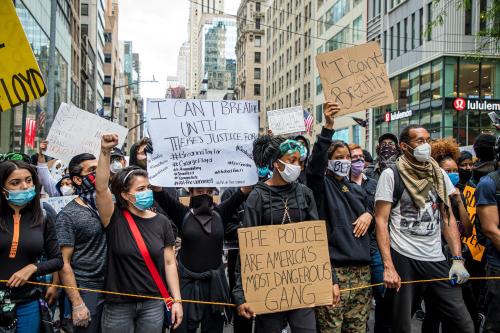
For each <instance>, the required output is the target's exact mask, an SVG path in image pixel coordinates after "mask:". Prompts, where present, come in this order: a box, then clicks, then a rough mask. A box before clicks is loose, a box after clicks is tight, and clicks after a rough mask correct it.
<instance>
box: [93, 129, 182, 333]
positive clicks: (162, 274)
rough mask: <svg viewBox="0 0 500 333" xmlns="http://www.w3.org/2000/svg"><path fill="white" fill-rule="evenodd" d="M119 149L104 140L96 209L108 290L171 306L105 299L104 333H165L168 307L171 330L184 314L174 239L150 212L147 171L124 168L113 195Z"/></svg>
mask: <svg viewBox="0 0 500 333" xmlns="http://www.w3.org/2000/svg"><path fill="white" fill-rule="evenodd" d="M117 144H118V135H116V134H105V135H103V136H102V139H101V154H100V156H99V162H98V165H97V170H96V203H97V207H98V210H99V216H100V218H101V221H102V224H103V226H104V229H105V232H106V240H107V244H108V257H107V272H106V279H105V280H106V282H105V289H106V290H109V291H114V292H126V293H130V294H136V295H146V296H159V293H158V290H160V293H161V297H163V298H166V299H168V300H165V301H163V300H156V299H152V300H143V299H130V298H126V297H124V296H117V295H106V302H105V305H104V311H103V314H102V331H103V332H108V333H112V332H151V333H153V332H158V333H159V332H162V330H163V325H164V320H166V317H164V314H165V312H164V311H165V306H168V307H169V308H170V311H171V312H170V313H171V323H168V322H167V324H168V325H170V324H171V325H172V326H173V328H174V329H175V328H177V327H178V326H179V325H180V323H181V321H182V317H183V314H182V306H181V304H180V299H181V294H180V288H179V278H178V274H177V265H176V262H175V255H174V244H175V238H174V233H173V231H172V227H171V226H170V221H168V219H167V217H165V216H164V215H161V214H156V213H154V212H152V211H151V210H149V209H148V208H151V206H152V205H153V202H154V200H153V192H152V191H151V189H150V184H149V180H148V174H147V172H146V171H144V170H142V169H140V168H137V167H127V168H124V169H122V170H120V171H118V172H117V173H116V174H115V176H114V177H113V181H112V182H111V190H110V189H109V187H108V181H109V173H110V168H109V165H110V155H111V150H112V149H113V148H114V147H116V145H117ZM112 194H113V195H114V196H115V199H116V204H114V203H113V197H112ZM165 282H166V283H165ZM165 285H168V289H169V290H170V292H171V293H172V296H171V298H170V295H169V293H168V291H167V288H166V286H165Z"/></svg>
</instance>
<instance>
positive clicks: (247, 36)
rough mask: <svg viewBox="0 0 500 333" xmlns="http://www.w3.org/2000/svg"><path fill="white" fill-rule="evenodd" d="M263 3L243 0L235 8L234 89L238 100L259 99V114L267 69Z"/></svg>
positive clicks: (262, 127) (263, 118)
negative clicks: (236, 11)
mask: <svg viewBox="0 0 500 333" xmlns="http://www.w3.org/2000/svg"><path fill="white" fill-rule="evenodd" d="M262 3H263V1H260V0H259V1H253V0H242V1H241V3H240V6H239V8H238V15H237V16H238V19H237V22H236V25H237V36H238V38H237V42H236V66H237V70H236V88H235V95H236V98H237V99H247V100H258V101H259V106H260V111H261V112H262V111H263V110H264V87H265V75H264V74H263V73H264V69H265V68H266V63H265V60H266V59H265V57H264V54H265V52H264V50H265V45H264V44H265V39H264V38H265V36H264V26H263V25H262V23H264V19H265V15H264V11H263V8H264V7H263V6H262ZM265 128H266V116H265V113H264V112H262V113H261V116H260V125H259V130H260V132H264V130H265Z"/></svg>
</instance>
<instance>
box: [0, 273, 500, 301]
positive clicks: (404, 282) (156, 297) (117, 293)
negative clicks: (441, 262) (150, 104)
mask: <svg viewBox="0 0 500 333" xmlns="http://www.w3.org/2000/svg"><path fill="white" fill-rule="evenodd" d="M469 280H500V276H484V277H470V278H469ZM437 281H449V278H437V279H427V280H412V281H401V284H402V285H404V284H416V283H429V282H437ZM7 282H8V280H0V283H7ZM26 283H28V284H33V285H37V286H44V287H57V288H64V289H73V290H79V291H87V292H93V293H101V294H107V295H116V296H125V297H135V298H143V299H157V300H172V301H174V302H182V303H196V304H206V305H221V306H230V307H236V304H231V303H223V302H208V301H199V300H187V299H183V300H178V299H174V298H171V299H163V297H161V296H147V295H136V294H127V293H121V292H117V291H107V290H98V289H90V288H80V287H69V286H63V285H59V284H51V283H44V282H35V281H26ZM383 285H384V283H383V282H381V283H373V284H368V285H364V286H359V287H352V288H345V289H341V290H340V292H341V293H345V292H348V291H353V290H359V289H366V288H372V287H378V286H383Z"/></svg>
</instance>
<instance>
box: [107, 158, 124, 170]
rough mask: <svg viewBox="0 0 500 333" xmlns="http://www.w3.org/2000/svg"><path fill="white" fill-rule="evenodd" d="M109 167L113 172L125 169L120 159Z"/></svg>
mask: <svg viewBox="0 0 500 333" xmlns="http://www.w3.org/2000/svg"><path fill="white" fill-rule="evenodd" d="M109 169H110V170H111V172H112V173H117V172H118V171H120V170H121V169H123V165H122V164H121V163H120V161H118V160H116V161H114V162H113V163H111V164H110V166H109Z"/></svg>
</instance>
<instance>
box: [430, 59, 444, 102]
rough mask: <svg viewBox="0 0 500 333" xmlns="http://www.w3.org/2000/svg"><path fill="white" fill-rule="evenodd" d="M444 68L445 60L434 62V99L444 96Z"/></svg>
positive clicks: (432, 84)
mask: <svg viewBox="0 0 500 333" xmlns="http://www.w3.org/2000/svg"><path fill="white" fill-rule="evenodd" d="M442 68H443V61H442V60H437V61H434V62H433V63H432V81H431V91H432V96H431V97H432V100H438V99H441V98H442V97H443V92H442V90H443V88H442V87H443V86H442V81H443V80H442V75H441V73H442Z"/></svg>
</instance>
